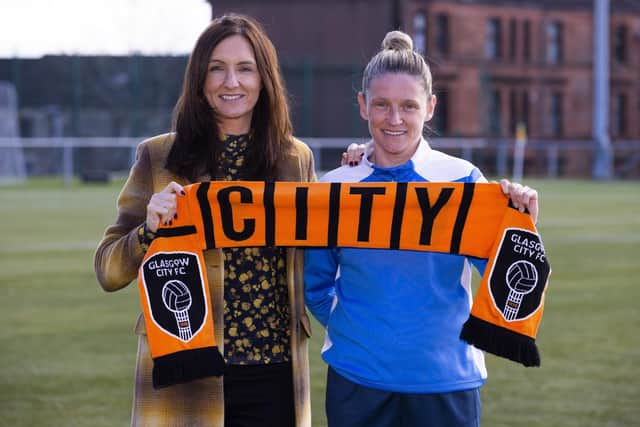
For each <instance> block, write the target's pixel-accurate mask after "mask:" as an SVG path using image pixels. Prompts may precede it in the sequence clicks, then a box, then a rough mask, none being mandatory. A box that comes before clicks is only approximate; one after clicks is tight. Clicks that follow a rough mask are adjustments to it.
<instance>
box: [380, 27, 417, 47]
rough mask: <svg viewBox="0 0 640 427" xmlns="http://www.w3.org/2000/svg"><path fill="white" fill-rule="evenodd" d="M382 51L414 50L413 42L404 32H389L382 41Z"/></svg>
mask: <svg viewBox="0 0 640 427" xmlns="http://www.w3.org/2000/svg"><path fill="white" fill-rule="evenodd" d="M382 50H413V40H411V37H410V36H409V35H408V34H407V33H403V32H402V31H389V32H388V33H387V35H386V36H384V40H382Z"/></svg>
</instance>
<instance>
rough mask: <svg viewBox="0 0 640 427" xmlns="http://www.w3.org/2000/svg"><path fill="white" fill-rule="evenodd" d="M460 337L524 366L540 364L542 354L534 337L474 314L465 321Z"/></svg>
mask: <svg viewBox="0 0 640 427" xmlns="http://www.w3.org/2000/svg"><path fill="white" fill-rule="evenodd" d="M460 338H461V339H463V340H464V341H466V342H468V343H469V344H471V345H473V346H474V347H477V348H479V349H480V350H483V351H486V352H487V353H491V354H495V355H496V356H499V357H504V358H506V359H509V360H513V361H514V362H518V363H521V364H522V365H524V366H527V367H530V366H540V354H539V353H538V347H537V346H536V342H535V340H534V339H533V338H531V337H528V336H526V335H521V334H518V333H516V332H513V331H510V330H508V329H505V328H501V327H500V326H497V325H494V324H492V323H489V322H487V321H485V320H482V319H479V318H477V317H475V316H473V315H471V316H469V319H467V321H466V322H465V323H464V326H463V327H462V332H460Z"/></svg>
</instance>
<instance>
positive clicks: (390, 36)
mask: <svg viewBox="0 0 640 427" xmlns="http://www.w3.org/2000/svg"><path fill="white" fill-rule="evenodd" d="M386 73H406V74H409V75H411V76H416V77H418V78H419V79H420V81H421V82H422V85H423V87H424V90H425V92H426V93H427V97H430V96H431V89H432V87H431V86H432V77H431V70H430V69H429V65H427V62H426V61H425V60H424V58H423V57H422V55H420V54H419V53H418V52H416V51H414V50H413V40H411V37H410V36H409V35H408V34H407V33H404V32H402V31H390V32H388V33H387V35H386V36H385V37H384V39H383V40H382V49H381V50H380V52H378V53H377V54H376V55H375V56H374V57H373V58H371V60H370V61H369V63H368V64H367V66H366V68H365V69H364V73H363V74H362V93H363V94H364V95H365V96H366V94H367V90H368V89H369V86H370V85H371V81H372V80H373V79H375V78H376V77H379V76H381V75H382V74H386Z"/></svg>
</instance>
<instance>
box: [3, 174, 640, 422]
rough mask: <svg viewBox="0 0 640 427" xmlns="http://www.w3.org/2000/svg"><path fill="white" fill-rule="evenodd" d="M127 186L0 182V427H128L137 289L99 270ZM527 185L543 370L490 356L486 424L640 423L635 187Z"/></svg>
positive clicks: (318, 392)
mask: <svg viewBox="0 0 640 427" xmlns="http://www.w3.org/2000/svg"><path fill="white" fill-rule="evenodd" d="M121 184H122V183H121V182H118V183H115V184H113V185H109V186H82V185H80V184H76V185H73V186H72V187H70V188H63V187H62V185H61V183H60V182H58V181H52V180H45V181H32V182H29V183H28V184H26V185H25V186H19V187H9V188H0V214H1V215H2V222H1V223H0V313H2V323H3V326H2V328H1V329H0V345H1V348H2V351H0V378H1V381H2V387H0V402H1V403H0V410H1V415H2V416H1V417H0V425H3V426H4V425H6V426H92V427H98V426H125V425H128V423H129V417H130V410H131V398H132V383H133V369H134V362H135V360H134V358H135V351H136V338H135V336H134V334H133V324H134V321H135V318H136V316H137V314H138V312H139V301H138V296H137V290H136V288H135V286H129V287H128V288H126V289H124V290H122V291H119V292H116V293H113V294H105V293H104V292H103V291H102V290H101V289H100V287H99V286H98V284H97V282H96V280H95V278H94V274H93V264H92V260H93V251H94V249H95V246H96V244H97V242H98V240H99V239H100V237H101V235H102V232H103V230H104V228H105V227H106V226H107V225H108V224H110V223H111V222H112V221H113V220H114V218H115V212H116V210H115V200H116V197H117V193H118V190H119V187H120V185H121ZM527 184H529V185H533V186H535V187H536V188H538V189H539V191H540V193H541V198H542V202H541V210H542V213H541V216H540V220H539V228H540V231H541V233H542V237H543V240H544V243H545V246H546V249H547V254H548V256H549V259H550V262H551V265H552V268H553V273H552V275H551V279H550V285H549V289H548V292H547V299H546V311H545V315H544V318H543V320H542V325H541V327H540V333H539V335H538V345H539V348H540V351H541V357H542V366H541V367H540V368H523V367H521V366H520V365H516V364H515V363H513V362H509V361H505V360H501V359H498V358H496V357H494V356H491V355H487V365H488V370H489V379H488V381H487V383H486V385H485V386H484V387H483V389H482V401H483V412H482V425H483V426H484V427H501V426H504V427H507V426H508V427H525V426H526V427H537V426H540V427H589V426H593V427H596V426H597V427H603V426H608V427H614V426H620V427H622V426H631V425H637V423H638V419H640V404H639V402H640V368H639V367H638V366H640V345H639V344H640V342H639V340H638V338H637V336H638V330H640V309H638V304H639V301H640V260H639V255H640V184H639V183H638V182H607V183H597V182H587V181H531V182H530V181H527ZM476 279H477V278H476ZM476 282H477V280H476ZM314 326H315V329H314V331H315V334H314V337H313V340H312V343H311V349H310V353H311V370H312V399H313V410H314V414H313V422H314V426H324V425H325V424H326V422H325V419H324V408H323V402H324V398H323V394H324V382H325V372H326V367H325V366H324V364H323V362H322V361H321V360H320V357H319V352H320V347H321V345H322V339H323V331H322V330H321V328H320V327H319V326H318V325H317V324H315V325H314Z"/></svg>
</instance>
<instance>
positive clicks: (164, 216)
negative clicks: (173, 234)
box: [147, 181, 185, 233]
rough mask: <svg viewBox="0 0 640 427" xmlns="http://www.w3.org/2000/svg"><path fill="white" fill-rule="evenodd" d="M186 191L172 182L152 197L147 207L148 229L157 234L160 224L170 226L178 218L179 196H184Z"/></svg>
mask: <svg viewBox="0 0 640 427" xmlns="http://www.w3.org/2000/svg"><path fill="white" fill-rule="evenodd" d="M184 194H185V193H184V189H183V188H182V186H181V185H180V184H178V183H177V182H174V181H171V182H170V183H169V184H168V185H167V186H166V187H165V188H164V189H163V190H162V191H160V192H159V193H155V194H154V195H153V196H151V199H150V200H149V204H148V205H147V228H148V229H149V231H151V232H153V233H155V232H156V231H158V227H159V226H160V223H161V222H162V223H163V224H169V223H170V222H171V221H173V219H174V218H176V208H177V206H178V204H177V196H178V195H181V196H184Z"/></svg>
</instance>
